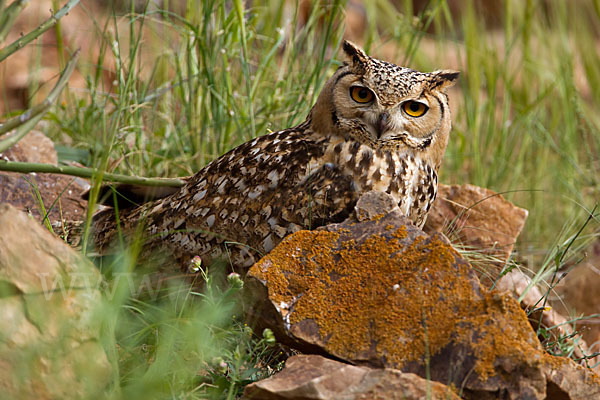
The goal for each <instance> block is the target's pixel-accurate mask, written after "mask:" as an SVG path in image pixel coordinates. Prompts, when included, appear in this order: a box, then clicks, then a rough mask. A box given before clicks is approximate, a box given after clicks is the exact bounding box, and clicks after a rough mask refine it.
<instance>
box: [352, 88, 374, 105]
mask: <svg viewBox="0 0 600 400" xmlns="http://www.w3.org/2000/svg"><path fill="white" fill-rule="evenodd" d="M350 97H352V100H354V101H355V102H357V103H363V104H364V103H370V102H372V101H373V99H374V98H375V95H374V94H373V92H371V91H370V90H369V89H367V88H366V87H362V86H352V87H351V88H350Z"/></svg>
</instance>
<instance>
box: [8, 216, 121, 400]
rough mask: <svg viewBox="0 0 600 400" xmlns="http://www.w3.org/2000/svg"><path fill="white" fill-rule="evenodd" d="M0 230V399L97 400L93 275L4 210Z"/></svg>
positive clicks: (99, 366)
mask: <svg viewBox="0 0 600 400" xmlns="http://www.w3.org/2000/svg"><path fill="white" fill-rule="evenodd" d="M0 227H1V228H0V315H2V324H0V388H2V395H0V397H2V398H13V399H16V398H19V399H58V398H61V399H71V398H72V399H81V398H91V397H98V396H100V397H104V396H102V394H103V393H104V392H103V391H104V390H105V389H106V388H107V386H108V384H109V383H110V380H111V379H110V378H111V366H110V364H109V362H108V359H107V356H106V354H105V352H104V349H103V347H102V346H101V344H100V342H99V332H100V326H99V322H98V319H97V318H96V316H95V313H94V311H95V307H96V306H97V304H98V303H99V302H100V300H101V295H100V291H99V290H98V285H99V283H100V274H99V272H98V270H97V269H96V268H95V266H94V265H92V264H91V263H90V262H89V261H87V260H85V259H84V258H83V257H82V256H81V255H79V254H77V253H76V252H75V251H74V250H72V249H71V248H69V247H68V246H67V245H66V244H65V243H63V242H62V241H61V240H59V239H57V238H55V237H53V236H52V235H51V234H50V233H49V232H48V231H47V230H46V229H44V228H42V227H41V226H40V225H39V224H38V223H36V222H35V221H33V220H31V218H30V217H28V216H27V215H26V214H24V213H22V212H20V211H18V210H17V209H15V208H14V207H12V206H10V205H7V204H0Z"/></svg>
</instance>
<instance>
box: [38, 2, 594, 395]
mask: <svg viewBox="0 0 600 400" xmlns="http://www.w3.org/2000/svg"><path fill="white" fill-rule="evenodd" d="M165 3H166V4H167V5H168V4H169V3H170V5H171V6H172V9H173V10H175V11H172V12H169V11H165V10H157V9H154V8H151V7H147V8H145V7H142V8H141V9H140V8H139V5H138V8H137V9H136V8H135V7H134V6H133V5H132V6H131V8H128V7H124V9H123V8H121V9H119V10H117V11H115V14H112V16H111V17H110V18H108V19H101V18H97V17H96V16H94V15H93V14H92V13H91V12H90V14H89V18H90V23H89V26H91V27H93V29H94V30H95V32H96V37H97V45H98V47H99V53H98V55H97V57H96V58H95V59H88V60H84V61H82V62H80V63H79V72H80V73H81V74H82V75H83V76H84V78H85V81H86V85H87V88H86V90H85V91H84V92H83V93H82V92H81V91H77V92H76V91H69V92H65V93H64V95H63V101H62V102H61V103H60V104H59V105H58V106H57V107H56V108H55V109H54V110H53V111H52V112H51V114H49V116H48V117H47V120H48V121H49V122H50V124H49V125H48V134H49V135H50V136H51V137H52V138H53V139H55V140H56V142H57V143H59V144H60V143H65V144H68V146H66V147H64V148H63V150H64V151H62V152H61V153H60V154H61V158H62V159H63V160H65V161H66V160H70V159H76V160H77V161H80V162H84V163H85V164H86V165H87V166H90V167H94V168H99V169H100V170H104V171H107V172H118V173H123V174H131V175H143V176H170V177H177V176H182V175H189V174H193V173H194V172H195V171H197V170H198V169H200V168H201V167H202V166H204V165H206V164H207V163H208V162H210V161H211V160H212V159H214V158H216V157H218V156H219V155H220V154H222V153H224V152H225V151H227V150H228V149H231V148H233V147H234V146H236V145H238V144H240V143H243V142H245V141H247V140H249V139H251V138H253V137H255V136H257V135H262V134H265V133H266V132H269V131H275V130H279V129H283V128H286V127H289V126H292V125H293V124H296V123H299V122H301V121H302V120H303V119H304V117H305V116H306V114H307V113H308V111H309V109H310V107H311V106H312V104H313V103H314V101H315V99H316V96H317V95H318V93H319V90H320V88H321V87H322V85H323V84H324V82H325V81H326V79H327V78H328V77H329V76H330V75H331V74H332V72H333V71H334V69H335V68H336V67H337V65H339V60H338V59H337V56H338V53H337V49H338V48H339V45H340V43H341V40H342V33H343V30H344V15H345V12H346V4H345V3H344V2H342V1H339V2H338V1H329V2H318V1H315V2H312V8H310V10H309V12H308V14H303V15H302V18H303V19H302V20H301V18H300V17H301V15H300V14H299V10H298V9H297V8H295V6H294V2H288V3H287V6H283V5H282V4H281V2H279V1H270V0H265V1H256V2H251V3H252V7H251V8H244V6H243V2H242V1H241V0H234V1H228V2H226V1H224V0H207V1H202V2H200V1H198V2H193V1H187V2H182V1H179V2H175V1H170V2H165ZM394 3H399V5H398V7H395V6H394V5H393V4H392V2H391V1H388V0H377V1H374V2H369V3H368V4H367V5H365V7H364V11H365V13H366V14H365V18H366V21H367V25H366V28H365V30H364V33H363V35H362V39H361V41H362V42H363V43H364V45H365V48H366V49H367V51H368V52H369V53H370V54H372V55H374V56H381V57H385V58H387V60H388V61H392V62H396V63H399V64H403V65H406V66H409V67H411V68H415V69H419V70H434V69H438V68H447V67H449V65H448V64H449V63H450V61H448V60H458V61H453V62H452V63H453V65H451V67H456V68H457V69H459V70H461V71H462V77H461V81H460V84H459V85H458V88H457V90H453V91H452V92H451V93H450V101H451V102H454V103H456V104H457V105H458V107H457V108H456V112H455V113H454V115H453V120H454V129H453V132H452V135H451V139H450V143H449V146H448V150H447V154H446V158H445V161H444V164H443V166H442V170H441V179H440V180H441V182H443V183H456V184H463V183H472V184H475V185H479V186H484V187H488V188H491V189H493V190H495V191H498V192H505V193H506V197H507V198H509V199H510V200H512V201H513V202H515V203H516V204H517V205H519V206H521V207H524V208H526V209H528V210H529V213H530V214H529V218H528V221H527V224H526V227H525V230H524V232H523V234H522V235H521V237H520V239H519V242H518V243H517V246H516V257H515V259H516V261H517V262H518V263H519V264H520V267H521V268H524V269H529V270H531V271H532V273H534V274H536V278H537V279H538V280H539V281H542V282H544V281H546V282H550V283H551V282H552V279H553V276H554V275H553V274H554V273H555V272H556V270H558V269H564V268H565V267H566V266H569V265H572V264H573V262H574V261H576V260H579V259H581V257H582V256H583V255H584V252H585V249H586V247H587V244H588V243H590V242H591V241H592V240H594V239H595V238H596V236H597V235H596V232H597V231H598V220H597V216H594V217H593V218H592V219H591V220H589V221H588V217H589V215H590V212H591V210H592V208H593V207H594V206H595V205H596V203H597V202H598V198H599V196H598V194H599V190H600V182H599V181H598V176H599V172H600V171H599V169H600V151H599V150H600V131H599V130H600V116H599V115H598V113H597V110H598V109H600V51H598V46H600V42H599V41H598V39H597V37H598V33H599V32H598V27H599V26H600V2H599V1H598V0H590V1H583V0H582V1H576V2H575V1H555V2H551V3H548V5H545V6H542V5H541V4H540V2H536V1H532V0H528V1H522V0H511V1H506V2H504V8H503V10H502V12H501V13H500V15H497V17H496V22H495V27H494V28H490V27H489V26H488V25H489V24H487V25H486V24H485V23H484V22H483V18H482V17H481V14H480V12H479V11H478V9H477V7H475V6H474V5H473V4H472V3H475V2H465V6H464V7H463V9H462V12H461V13H460V14H457V15H454V16H453V15H451V13H450V8H449V6H448V4H447V3H446V2H445V1H443V0H441V1H429V2H428V6H427V7H426V8H425V10H424V11H423V12H421V13H420V14H418V15H417V16H416V17H413V9H412V2H410V1H398V2H394ZM79 7H82V8H85V7H86V4H85V2H83V4H80V5H79ZM109 9H110V7H109ZM109 14H110V13H109ZM573 21H576V23H574V22H573ZM63 29H64V26H63ZM65 46H66V45H65V43H64V41H61V42H59V46H58V49H57V51H59V52H60V53H62V51H66V52H67V53H70V52H73V51H74V49H72V48H69V47H68V46H66V47H65ZM44 51H52V49H45V50H44ZM104 67H108V68H110V69H111V70H112V71H114V75H111V79H108V80H107V79H106V76H107V75H106V73H105V71H103V68H104ZM99 182H100V177H98V179H96V180H95V183H96V184H98V183H99ZM93 194H94V193H93ZM92 197H93V196H92ZM90 215H91V214H90ZM586 221H587V225H586V227H585V229H584V230H583V231H581V232H579V230H580V228H581V227H582V226H583V225H584V223H586ZM134 260H135V257H134V258H133V259H132V258H127V257H125V256H123V257H122V259H117V260H116V261H115V263H114V265H113V266H112V267H110V268H107V269H106V271H109V270H110V271H115V270H121V269H123V271H130V270H131V269H132V268H133V262H134ZM106 271H105V272H106ZM106 276H107V280H108V283H109V285H118V283H116V282H115V280H114V275H111V274H110V273H108V272H106ZM207 279H209V278H208V277H207ZM218 287H219V285H213V284H212V282H209V284H208V285H207V290H206V291H205V292H201V293H200V292H194V291H193V290H191V289H189V288H187V289H185V288H184V289H182V288H180V287H175V288H173V289H170V291H168V292H167V293H170V294H169V295H164V296H160V299H159V300H150V299H148V300H140V299H136V297H135V296H132V294H131V293H129V292H128V291H127V290H126V289H119V288H117V289H116V290H117V291H116V293H117V294H118V295H116V296H115V297H114V298H112V299H110V301H109V300H108V299H107V303H106V304H105V306H104V307H103V308H102V309H101V310H100V318H102V320H103V321H105V337H106V348H107V349H110V351H111V352H112V356H113V357H112V361H113V363H114V366H115V368H116V369H115V371H116V372H115V376H114V382H113V389H114V391H113V392H112V394H111V395H112V396H113V397H114V398H129V397H140V396H147V397H153V398H154V397H155V398H168V397H169V398H204V397H209V398H234V397H235V396H236V395H238V394H239V393H240V390H241V389H242V387H243V385H244V384H246V383H248V382H249V381H252V380H254V379H257V378H258V377H260V376H264V375H265V374H267V373H268V372H269V371H271V370H270V369H269V368H276V367H277V366H278V365H279V360H278V359H277V358H275V360H274V361H273V360H270V359H269V357H274V356H273V355H272V354H275V353H273V352H276V350H274V349H273V348H272V347H270V346H269V345H268V343H267V342H268V340H267V339H264V338H263V339H261V338H260V337H256V336H253V335H252V334H251V333H250V332H249V331H248V328H246V327H244V326H243V324H242V323H241V322H239V310H237V309H236V306H237V302H236V300H235V293H234V292H235V291H236V290H237V289H235V288H231V287H229V288H228V286H227V285H224V287H225V289H218ZM234 316H237V318H233V317H234ZM259 360H262V361H260V362H259ZM265 360H266V361H265ZM257 363H258V364H259V365H260V366H261V368H259V369H255V365H256V364H257ZM267 366H268V367H269V368H267Z"/></svg>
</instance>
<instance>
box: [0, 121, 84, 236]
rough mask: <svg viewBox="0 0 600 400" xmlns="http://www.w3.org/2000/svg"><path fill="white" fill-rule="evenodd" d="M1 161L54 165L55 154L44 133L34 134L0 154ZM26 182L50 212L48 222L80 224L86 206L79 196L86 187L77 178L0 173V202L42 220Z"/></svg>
mask: <svg viewBox="0 0 600 400" xmlns="http://www.w3.org/2000/svg"><path fill="white" fill-rule="evenodd" d="M0 160H10V161H20V162H35V163H45V164H54V165H56V163H57V155H56V150H54V144H53V143H52V141H51V140H50V139H48V138H47V137H46V136H45V135H44V134H43V133H41V132H37V131H33V132H30V133H28V134H27V135H25V137H24V138H23V139H21V140H20V141H19V142H18V143H17V144H15V145H14V146H12V147H11V148H9V149H8V150H7V151H5V152H4V153H0ZM27 180H29V182H31V183H33V184H35V186H36V187H37V190H38V191H39V193H40V196H41V198H42V200H43V204H44V208H45V209H46V212H47V211H48V210H50V213H49V215H48V218H49V220H50V223H52V224H55V225H57V224H58V223H60V222H63V221H64V220H66V221H79V220H82V219H83V218H85V213H86V210H87V203H86V202H85V201H84V200H82V199H81V196H82V194H83V193H84V192H85V191H86V190H87V188H88V187H89V185H88V184H87V182H85V181H84V180H82V179H80V178H74V177H68V176H64V175H56V174H35V173H30V174H19V173H13V172H3V171H0V203H9V204H12V205H13V206H15V207H17V208H19V209H20V210H22V211H25V212H28V213H31V214H32V215H33V216H34V217H35V218H36V219H37V220H38V221H42V217H43V215H42V212H41V208H40V202H39V200H38V199H37V198H36V194H35V191H34V189H33V188H32V185H31V184H30V183H29V182H28V181H27ZM57 199H58V200H57ZM55 201H56V204H55V205H54V206H53V204H54V202H55Z"/></svg>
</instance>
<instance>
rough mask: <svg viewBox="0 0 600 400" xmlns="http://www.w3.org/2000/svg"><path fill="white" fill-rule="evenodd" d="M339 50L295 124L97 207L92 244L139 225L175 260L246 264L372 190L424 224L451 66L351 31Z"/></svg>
mask: <svg viewBox="0 0 600 400" xmlns="http://www.w3.org/2000/svg"><path fill="white" fill-rule="evenodd" d="M343 52H344V54H345V57H346V61H345V62H344V64H343V65H342V66H340V67H339V68H338V69H337V71H336V72H335V73H334V74H333V76H332V77H331V78H330V79H329V80H328V81H327V82H326V84H325V85H324V88H323V90H322V91H321V93H320V95H319V97H318V99H317V101H316V103H315V104H314V106H313V108H312V110H311V111H310V113H309V114H308V116H307V118H306V120H305V121H304V122H302V123H301V124H300V125H298V126H295V127H293V128H289V129H284V130H281V131H278V132H273V133H269V134H267V135H264V136H261V137H257V138H256V139H254V140H252V141H249V142H246V143H244V144H242V145H240V146H238V147H236V148H234V149H233V150H231V151H229V152H228V153H226V154H224V155H223V156H221V157H219V158H218V159H216V160H214V161H212V162H211V163H210V164H208V165H206V166H205V167H204V168H202V169H201V170H200V171H199V172H198V173H196V174H195V175H193V176H192V177H190V178H188V179H187V183H186V184H185V186H183V187H181V188H180V189H177V190H176V191H175V192H174V193H170V194H168V195H166V196H165V197H162V198H158V199H155V200H153V201H149V202H147V203H145V204H141V205H139V206H137V207H130V208H120V209H119V220H118V223H117V219H116V218H115V212H114V211H113V210H110V209H107V210H103V211H101V212H100V213H99V214H97V215H96V217H95V218H94V221H93V241H94V242H95V244H96V246H97V248H98V249H99V250H100V252H107V251H109V249H110V248H111V244H112V243H114V242H115V241H116V239H117V237H118V235H121V233H124V234H125V237H127V236H128V235H131V233H132V232H134V231H135V230H136V229H137V231H138V232H140V231H141V232H143V237H144V238H145V241H144V249H145V251H155V250H158V251H160V252H162V253H163V254H164V252H165V251H166V252H168V253H167V254H169V255H170V257H171V258H172V260H174V261H176V262H177V263H179V264H180V265H181V266H182V267H184V268H186V267H187V266H188V264H189V262H190V260H191V259H193V258H194V259H195V260H198V258H197V257H196V256H198V257H200V259H201V260H202V263H203V264H204V265H209V264H210V263H211V262H213V261H215V260H217V259H219V258H221V259H222V258H225V260H226V261H228V262H230V263H231V265H232V266H233V267H234V268H235V269H237V270H242V271H243V270H244V269H245V268H247V267H249V266H251V265H252V264H254V263H255V262H256V261H258V259H259V258H260V257H261V256H263V255H264V254H266V253H268V252H269V251H270V250H271V249H273V247H274V246H276V245H277V244H278V243H279V242H280V241H281V240H282V239H283V238H284V237H286V236H287V235H289V234H291V233H293V232H296V231H298V230H301V229H315V228H317V227H319V226H322V225H325V224H329V223H334V222H341V221H343V220H344V219H345V218H346V217H348V216H349V215H350V213H351V211H352V210H353V208H354V205H355V203H356V201H357V200H358V198H359V197H360V195H361V194H362V193H365V192H368V191H372V190H375V191H381V192H385V193H388V194H389V195H391V196H392V197H393V199H394V201H396V202H397V203H398V206H399V208H400V210H401V212H402V213H404V214H405V215H406V216H407V217H408V218H409V219H410V220H411V221H412V222H413V223H414V224H415V225H416V226H419V227H421V226H422V225H423V223H424V222H425V218H426V217H427V213H428V211H429V208H430V206H431V204H432V202H433V200H434V199H435V196H436V190H437V173H438V169H439V167H440V164H441V162H442V158H443V156H444V152H445V149H446V145H447V143H448V136H449V133H450V126H451V118H450V109H449V107H448V96H447V95H446V90H447V89H448V88H449V87H450V86H452V85H453V84H454V83H455V81H456V80H457V78H458V75H459V73H458V72H456V71H450V70H440V71H435V72H430V73H422V72H418V71H415V70H412V69H409V68H404V67H399V66H397V65H394V64H391V63H388V62H385V61H381V60H378V59H375V58H371V57H369V56H368V55H367V54H366V53H365V52H364V51H363V50H362V49H360V48H359V47H357V46H356V45H354V44H353V43H351V42H348V41H345V42H344V43H343Z"/></svg>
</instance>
